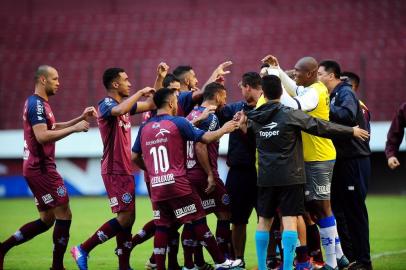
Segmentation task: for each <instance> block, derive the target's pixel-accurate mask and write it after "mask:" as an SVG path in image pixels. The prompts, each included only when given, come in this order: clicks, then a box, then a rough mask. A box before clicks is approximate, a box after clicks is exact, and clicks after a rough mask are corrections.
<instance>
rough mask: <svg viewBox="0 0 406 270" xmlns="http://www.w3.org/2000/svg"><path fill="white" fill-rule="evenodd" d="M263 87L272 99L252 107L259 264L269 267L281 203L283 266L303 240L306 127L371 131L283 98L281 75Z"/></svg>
mask: <svg viewBox="0 0 406 270" xmlns="http://www.w3.org/2000/svg"><path fill="white" fill-rule="evenodd" d="M262 90H263V92H264V95H265V98H266V101H267V103H265V104H264V105H262V106H260V107H259V108H258V109H256V110H254V111H251V112H249V113H248V119H250V124H251V129H252V130H253V131H254V132H255V134H256V144H257V149H258V161H259V164H258V165H259V166H258V187H259V189H258V214H259V223H258V227H257V232H256V235H255V238H256V246H257V256H258V268H259V270H265V269H266V260H265V259H266V248H267V246H268V241H269V229H270V227H271V225H272V218H273V217H274V215H275V211H276V208H279V210H280V214H281V215H282V223H283V229H284V231H283V234H282V243H283V246H284V249H283V254H284V256H283V257H284V262H283V269H291V268H292V265H293V257H294V250H295V247H296V243H297V240H298V235H297V221H298V217H299V216H300V215H303V214H304V184H305V182H306V178H305V171H304V162H303V148H302V140H301V133H300V132H301V131H306V132H308V133H310V134H313V135H318V136H324V137H326V136H339V135H341V136H348V137H350V136H352V135H353V136H357V137H359V138H368V132H366V131H364V130H361V129H359V128H356V127H355V128H351V127H346V126H341V125H336V124H333V123H330V122H327V121H324V120H320V119H317V118H313V117H311V116H309V115H307V114H305V113H304V112H302V111H300V110H293V109H291V108H288V107H285V106H284V105H282V104H281V103H280V97H281V95H282V86H281V81H280V79H279V78H278V77H277V76H273V75H271V76H270V75H267V76H264V77H263V82H262ZM241 118H242V119H243V118H244V117H243V116H242V117H241ZM242 122H243V121H242Z"/></svg>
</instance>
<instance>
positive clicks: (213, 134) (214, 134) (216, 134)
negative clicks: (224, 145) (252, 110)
mask: <svg viewBox="0 0 406 270" xmlns="http://www.w3.org/2000/svg"><path fill="white" fill-rule="evenodd" d="M238 128H239V124H238V122H237V121H234V120H231V121H228V122H226V123H225V124H224V125H223V126H222V127H221V128H220V129H217V130H215V131H208V132H206V133H204V135H203V136H202V138H201V142H202V143H206V144H207V143H211V142H213V141H216V140H218V139H220V138H221V136H223V135H224V134H226V133H230V132H233V131H234V130H236V129H238Z"/></svg>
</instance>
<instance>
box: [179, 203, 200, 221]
mask: <svg viewBox="0 0 406 270" xmlns="http://www.w3.org/2000/svg"><path fill="white" fill-rule="evenodd" d="M195 212H197V209H196V205H195V204H190V205H187V206H184V207H182V208H178V209H175V211H174V213H175V216H176V218H181V217H184V216H186V215H189V214H192V213H195Z"/></svg>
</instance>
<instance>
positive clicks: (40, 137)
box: [32, 120, 89, 144]
mask: <svg viewBox="0 0 406 270" xmlns="http://www.w3.org/2000/svg"><path fill="white" fill-rule="evenodd" d="M32 129H33V131H34V135H35V138H36V139H37V141H38V142H39V143H40V144H46V143H49V142H56V141H58V140H60V139H63V138H65V137H66V136H68V135H70V134H72V133H75V132H82V131H88V130H89V122H87V121H85V120H82V121H80V122H78V123H76V124H74V125H73V126H69V127H67V128H63V129H59V130H49V129H48V128H47V125H46V124H37V125H34V126H33V127H32Z"/></svg>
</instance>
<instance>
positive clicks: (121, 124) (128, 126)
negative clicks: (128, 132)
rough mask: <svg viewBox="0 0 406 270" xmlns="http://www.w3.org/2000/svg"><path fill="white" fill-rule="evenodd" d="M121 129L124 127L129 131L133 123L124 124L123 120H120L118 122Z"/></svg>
mask: <svg viewBox="0 0 406 270" xmlns="http://www.w3.org/2000/svg"><path fill="white" fill-rule="evenodd" d="M118 126H119V127H124V129H129V128H131V123H130V122H124V121H123V120H120V121H119V122H118Z"/></svg>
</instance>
